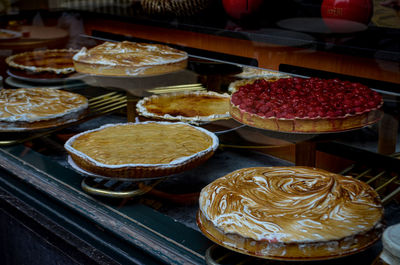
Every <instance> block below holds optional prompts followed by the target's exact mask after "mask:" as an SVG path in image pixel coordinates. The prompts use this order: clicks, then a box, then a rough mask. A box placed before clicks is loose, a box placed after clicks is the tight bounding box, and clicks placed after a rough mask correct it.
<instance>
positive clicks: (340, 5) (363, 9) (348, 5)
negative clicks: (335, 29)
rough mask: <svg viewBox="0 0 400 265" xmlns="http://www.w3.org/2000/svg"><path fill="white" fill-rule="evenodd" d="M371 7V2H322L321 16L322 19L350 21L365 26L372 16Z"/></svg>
mask: <svg viewBox="0 0 400 265" xmlns="http://www.w3.org/2000/svg"><path fill="white" fill-rule="evenodd" d="M372 7H373V5H372V0H324V1H323V2H322V5H321V16H322V18H324V19H340V20H350V21H354V22H359V23H362V24H365V25H367V24H368V23H369V21H370V19H371V16H372ZM331 21H332V20H331Z"/></svg>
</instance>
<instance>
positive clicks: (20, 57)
mask: <svg viewBox="0 0 400 265" xmlns="http://www.w3.org/2000/svg"><path fill="white" fill-rule="evenodd" d="M76 52H78V51H77V50H73V49H60V50H40V51H31V52H23V53H18V54H15V55H12V56H9V57H7V58H6V63H7V65H8V66H9V71H10V73H11V74H13V75H16V76H22V77H28V78H63V77H68V76H69V75H71V74H72V73H74V72H75V69H74V65H73V62H72V56H73V55H74V54H75V53H76Z"/></svg>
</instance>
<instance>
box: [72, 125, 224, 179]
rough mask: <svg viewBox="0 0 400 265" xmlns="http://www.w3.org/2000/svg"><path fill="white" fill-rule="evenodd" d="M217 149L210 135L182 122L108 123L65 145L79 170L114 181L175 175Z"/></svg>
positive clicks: (203, 130)
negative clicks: (114, 179) (112, 178)
mask: <svg viewBox="0 0 400 265" xmlns="http://www.w3.org/2000/svg"><path fill="white" fill-rule="evenodd" d="M217 147H218V138H217V137H216V136H215V135H214V134H213V133H211V132H209V131H207V130H205V129H202V128H198V127H194V126H192V125H188V124H186V123H181V122H178V123H170V122H143V123H125V124H108V125H105V126H102V127H100V128H97V129H94V130H89V131H86V132H83V133H80V134H78V135H75V136H74V137H72V138H70V139H69V140H68V141H67V142H66V143H65V148H66V150H67V151H68V153H69V154H70V156H71V158H72V160H73V162H75V164H76V165H77V166H78V167H79V168H81V169H83V170H85V171H88V172H90V173H94V174H97V175H101V176H106V177H115V178H152V177H160V176H167V175H171V174H174V173H178V172H181V171H183V170H187V169H191V168H193V167H195V166H197V165H199V164H201V163H202V162H204V161H206V160H207V159H208V158H210V157H211V156H212V154H213V153H214V151H215V150H216V148H217Z"/></svg>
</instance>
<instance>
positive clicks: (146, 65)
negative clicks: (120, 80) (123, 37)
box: [73, 41, 188, 76]
mask: <svg viewBox="0 0 400 265" xmlns="http://www.w3.org/2000/svg"><path fill="white" fill-rule="evenodd" d="M187 58H188V56H187V53H186V52H183V51H180V50H177V49H174V48H171V47H169V46H166V45H162V44H148V43H136V42H129V41H123V42H118V43H116V42H104V43H103V44H100V45H98V46H96V47H93V48H91V49H87V48H86V47H83V48H82V49H81V50H80V51H79V52H78V53H77V54H76V55H75V56H74V57H73V61H74V65H75V69H76V71H78V72H81V73H85V74H93V75H105V76H147V75H159V74H165V73H170V72H174V71H177V70H181V69H184V68H186V65H187Z"/></svg>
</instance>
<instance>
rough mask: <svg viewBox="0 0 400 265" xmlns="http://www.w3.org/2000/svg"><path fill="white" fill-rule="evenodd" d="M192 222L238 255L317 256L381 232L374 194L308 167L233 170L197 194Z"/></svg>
mask: <svg viewBox="0 0 400 265" xmlns="http://www.w3.org/2000/svg"><path fill="white" fill-rule="evenodd" d="M199 203H200V211H199V214H198V225H199V227H200V229H201V230H202V232H203V233H204V234H205V235H206V236H207V237H209V238H210V239H211V240H213V241H214V242H216V243H218V244H220V245H222V246H225V247H227V248H230V249H233V250H235V251H239V252H242V253H245V254H249V255H254V256H259V257H267V258H274V259H282V260H304V259H310V260H318V259H326V258H333V257H340V256H344V255H349V254H352V253H356V252H359V251H361V250H363V249H365V248H366V247H368V246H370V245H371V244H373V243H374V242H375V241H376V240H377V239H379V237H380V233H381V223H380V222H381V219H382V214H383V207H382V205H381V202H380V199H379V196H378V195H377V193H376V192H375V191H374V190H373V189H372V188H371V187H370V186H368V185H367V184H365V183H363V182H361V181H359V180H356V179H353V178H352V177H349V176H341V175H338V174H334V173H331V172H328V171H325V170H321V169H315V168H308V167H255V168H244V169H240V170H237V171H234V172H232V173H230V174H228V175H226V176H224V177H222V178H219V179H217V180H215V181H214V182H212V183H210V184H209V185H207V186H206V187H204V188H203V189H202V191H201V194H200V198H199Z"/></svg>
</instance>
